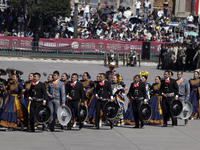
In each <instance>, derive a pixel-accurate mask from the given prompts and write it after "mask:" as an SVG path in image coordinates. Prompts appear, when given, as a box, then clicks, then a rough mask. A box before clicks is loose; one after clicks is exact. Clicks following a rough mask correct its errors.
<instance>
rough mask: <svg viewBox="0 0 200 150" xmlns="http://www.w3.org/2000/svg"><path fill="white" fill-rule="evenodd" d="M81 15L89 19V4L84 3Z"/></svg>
mask: <svg viewBox="0 0 200 150" xmlns="http://www.w3.org/2000/svg"><path fill="white" fill-rule="evenodd" d="M83 17H84V18H86V17H87V18H86V19H89V20H90V5H89V4H88V3H86V4H85V8H84V14H83Z"/></svg>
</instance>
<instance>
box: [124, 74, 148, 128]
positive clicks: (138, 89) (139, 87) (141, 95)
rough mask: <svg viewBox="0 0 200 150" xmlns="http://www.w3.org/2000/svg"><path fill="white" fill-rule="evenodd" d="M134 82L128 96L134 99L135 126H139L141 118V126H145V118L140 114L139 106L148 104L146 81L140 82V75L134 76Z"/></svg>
mask: <svg viewBox="0 0 200 150" xmlns="http://www.w3.org/2000/svg"><path fill="white" fill-rule="evenodd" d="M133 80H134V82H133V83H131V86H130V88H129V92H128V94H127V96H128V97H129V98H131V99H132V100H133V115H134V119H135V127H134V128H139V120H140V121H141V128H142V127H143V126H144V122H143V120H142V119H141V118H140V116H139V107H140V105H141V104H142V103H144V104H146V101H147V99H146V97H147V96H146V88H145V83H143V82H140V76H139V75H135V76H134V79H133Z"/></svg>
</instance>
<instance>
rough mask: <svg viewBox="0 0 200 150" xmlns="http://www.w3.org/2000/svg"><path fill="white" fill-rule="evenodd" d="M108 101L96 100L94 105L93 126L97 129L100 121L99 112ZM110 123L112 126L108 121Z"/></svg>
mask: <svg viewBox="0 0 200 150" xmlns="http://www.w3.org/2000/svg"><path fill="white" fill-rule="evenodd" d="M107 102H108V101H101V100H97V103H96V114H95V126H96V127H99V121H100V111H101V109H103V107H104V105H105V104H106V103H107ZM108 121H109V122H110V124H112V121H111V120H108Z"/></svg>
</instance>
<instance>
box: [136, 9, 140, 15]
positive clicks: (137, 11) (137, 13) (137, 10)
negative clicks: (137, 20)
mask: <svg viewBox="0 0 200 150" xmlns="http://www.w3.org/2000/svg"><path fill="white" fill-rule="evenodd" d="M139 12H140V9H136V16H137V17H139Z"/></svg>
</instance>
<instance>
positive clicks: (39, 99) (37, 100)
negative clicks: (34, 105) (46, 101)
mask: <svg viewBox="0 0 200 150" xmlns="http://www.w3.org/2000/svg"><path fill="white" fill-rule="evenodd" d="M33 100H34V101H36V102H39V101H43V99H41V98H36V99H33Z"/></svg>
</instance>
